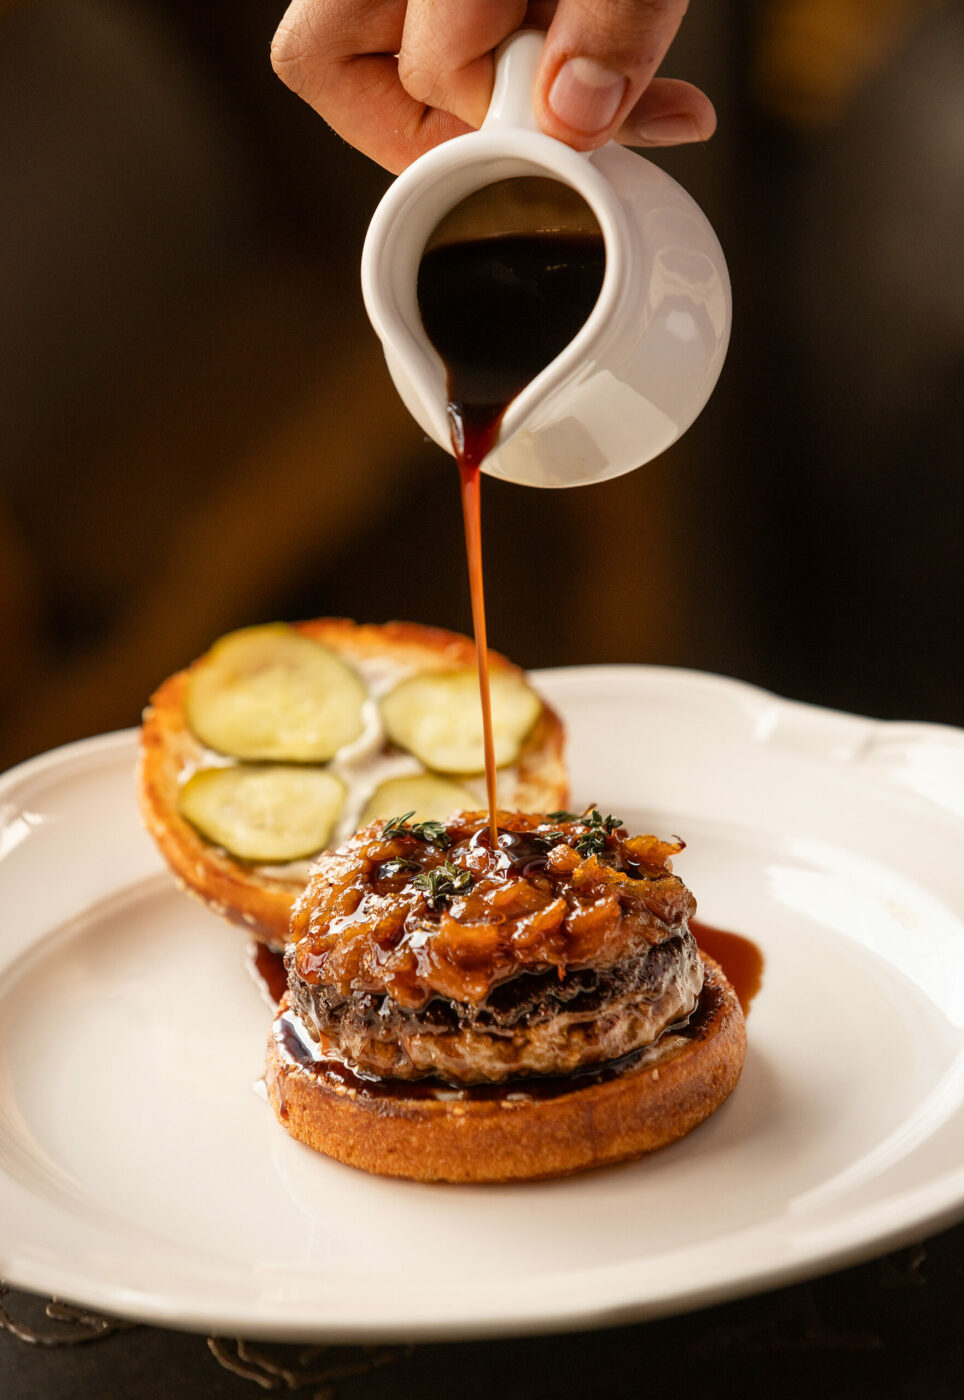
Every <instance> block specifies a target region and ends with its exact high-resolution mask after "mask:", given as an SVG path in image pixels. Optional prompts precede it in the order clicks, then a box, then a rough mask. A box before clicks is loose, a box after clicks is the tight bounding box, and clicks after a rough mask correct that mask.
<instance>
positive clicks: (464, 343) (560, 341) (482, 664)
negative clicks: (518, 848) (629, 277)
mask: <svg viewBox="0 0 964 1400" xmlns="http://www.w3.org/2000/svg"><path fill="white" fill-rule="evenodd" d="M605 264H606V257H605V247H604V244H603V239H602V235H601V234H599V233H572V232H566V233H562V232H556V233H526V234H500V235H497V236H495V237H491V238H482V239H476V240H473V241H470V242H464V243H450V244H443V245H440V246H439V247H436V248H432V249H430V251H429V252H427V253H426V254H425V256H424V257H423V259H422V262H421V265H420V267H419V274H418V306H419V312H420V314H421V317H422V324H423V325H424V327H425V331H426V334H427V335H428V338H429V340H430V341H431V342H432V344H433V345H434V346H435V349H436V350H437V351H438V353H439V355H440V356H441V358H442V361H443V363H444V364H445V368H446V373H447V378H448V416H449V422H450V424H451V432H452V447H453V449H454V452H455V458H456V461H457V462H458V467H459V475H460V478H461V488H462V516H463V520H464V522H465V548H466V557H467V559H468V568H469V587H470V590H471V598H472V626H473V628H474V631H475V649H476V656H477V659H478V667H479V693H480V697H481V701H482V725H483V741H484V747H485V788H486V798H487V801H488V807H489V832H490V839H491V842H492V848H493V850H495V849H497V848H498V844H499V836H498V830H497V825H496V808H497V800H496V767H495V746H494V744H493V739H492V706H491V700H490V697H489V662H488V643H487V637H486V624H485V593H484V587H483V580H482V517H481V469H482V463H483V461H484V460H485V458H486V457H487V456H488V454H489V452H491V450H492V448H493V447H494V446H495V443H496V440H497V438H498V436H499V429H500V427H501V425H502V419H503V416H504V414H505V411H506V409H507V408H508V406H509V404H510V403H511V402H512V400H513V399H514V398H515V397H516V395H517V394H518V393H520V391H521V390H522V389H524V388H525V386H526V385H527V384H528V383H530V382H531V380H533V379H534V378H535V376H536V375H537V374H538V373H539V371H540V370H542V369H544V368H545V367H546V365H548V364H549V363H550V361H552V360H554V359H555V358H556V356H557V355H558V354H560V352H561V351H562V350H564V349H565V347H566V346H567V345H568V344H569V342H570V341H571V340H572V339H573V337H574V336H575V335H576V333H577V332H578V331H579V329H580V328H581V327H582V325H583V324H584V323H585V321H586V318H587V317H588V315H589V313H590V311H591V310H592V308H593V306H594V305H595V303H596V299H597V298H598V296H599V290H600V288H601V286H602V280H603V273H604V271H605Z"/></svg>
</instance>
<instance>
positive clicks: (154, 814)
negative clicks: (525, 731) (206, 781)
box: [138, 618, 568, 944]
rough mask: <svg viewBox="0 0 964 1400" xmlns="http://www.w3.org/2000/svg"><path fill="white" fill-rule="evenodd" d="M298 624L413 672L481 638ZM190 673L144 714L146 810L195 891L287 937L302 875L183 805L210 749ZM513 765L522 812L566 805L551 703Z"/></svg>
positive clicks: (462, 652) (346, 650)
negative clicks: (285, 871)
mask: <svg viewBox="0 0 964 1400" xmlns="http://www.w3.org/2000/svg"><path fill="white" fill-rule="evenodd" d="M294 626H295V627H296V629H297V630H298V631H299V632H301V633H303V634H304V635H305V636H307V637H312V638H314V639H315V640H316V641H319V642H322V643H323V644H324V645H325V646H327V647H330V648H331V649H332V650H333V651H336V652H338V653H340V654H341V655H342V656H343V657H345V658H346V660H348V661H352V660H354V661H356V662H357V661H360V660H364V659H372V658H384V659H385V660H386V661H391V662H393V663H395V664H397V665H399V666H400V667H406V668H410V670H411V671H440V670H448V669H452V670H455V669H457V668H461V667H464V666H472V665H474V664H475V645H474V643H473V642H472V641H470V640H469V638H468V637H463V636H459V635H458V634H457V633H454V632H445V631H442V630H441V629H440V628H436V627H422V626H419V625H418V624H417V623H413V622H387V623H384V624H381V625H360V624H358V623H355V622H350V621H348V620H347V619H345V618H319V619H317V620H315V621H312V622H299V623H295V624H294ZM489 656H490V664H491V667H492V669H493V670H503V671H511V672H514V673H516V674H521V672H520V670H519V668H518V667H517V666H514V665H513V664H512V662H511V661H508V660H507V659H506V658H505V657H504V656H500V655H499V654H498V653H497V652H490V654H489ZM201 659H202V660H203V658H201ZM197 664H198V663H197V662H195V663H194V665H195V666H196V665H197ZM191 670H193V666H192V667H188V668H187V669H186V670H184V671H178V672H177V674H176V675H173V676H171V677H170V679H168V680H166V681H165V682H164V684H163V685H162V686H161V687H160V689H159V690H158V691H157V692H156V694H155V695H153V696H152V697H151V703H150V705H149V707H148V708H147V710H146V711H145V712H144V722H143V725H142V728H141V758H140V766H139V773H138V800H139V803H140V809H141V814H142V816H143V819H144V823H145V825H146V827H147V829H148V831H149V832H150V833H151V835H152V836H153V837H154V840H155V841H156V842H157V844H158V846H159V847H160V850H161V853H162V854H163V856H164V858H165V859H166V861H167V862H168V864H169V865H170V867H171V869H172V870H173V871H174V873H175V875H176V876H177V877H178V879H179V880H180V881H181V882H182V883H183V885H184V886H185V887H186V888H187V889H188V890H189V891H191V892H192V893H193V894H195V895H197V896H198V897H199V898H200V899H201V900H203V901H204V903H205V904H206V905H207V906H208V907H209V908H210V909H212V910H213V911H214V912H215V913H217V914H220V915H222V916H224V917H226V918H227V919H230V920H231V922H232V923H236V924H239V925H241V926H242V927H243V928H246V929H247V930H248V931H249V932H250V933H251V934H253V935H254V937H256V938H258V939H261V940H262V941H263V942H266V943H272V944H281V943H283V942H284V941H285V939H286V936H287V932H288V921H289V918H290V915H291V906H292V904H293V903H294V900H295V898H296V897H297V895H298V894H299V893H300V892H301V890H302V889H303V888H304V883H305V881H304V878H303V877H302V876H301V875H300V874H298V873H297V871H296V873H293V874H292V875H291V876H290V877H288V878H283V877H282V876H280V875H276V874H268V873H267V872H266V871H264V870H263V869H260V868H259V867H258V866H255V865H246V864H244V862H242V861H238V860H235V859H234V858H233V857H232V856H230V855H228V854H227V853H226V852H225V851H223V850H222V849H221V848H220V847H218V846H213V845H211V843H210V842H208V841H205V839H204V838H203V837H202V836H201V835H200V834H199V833H198V832H197V831H196V830H195V829H194V827H193V826H191V824H190V823H189V822H187V821H185V820H184V818H183V817H182V816H181V815H180V814H179V812H178V809H177V800H178V790H179V787H180V784H181V781H182V779H183V777H184V775H185V773H188V772H190V771H191V770H192V769H194V768H195V767H197V766H198V764H199V763H200V762H201V761H202V758H203V754H204V750H203V748H202V746H201V744H200V743H199V742H198V740H197V739H196V738H195V737H194V734H193V733H192V732H191V730H190V728H189V727H188V724H187V717H186V712H185V700H186V695H187V688H188V678H189V676H190V673H191ZM513 767H514V769H515V772H516V786H515V793H514V797H513V803H514V805H515V806H517V807H518V808H519V809H520V810H525V811H545V810H552V809H553V808H557V807H564V806H565V804H566V801H567V799H568V790H567V788H568V785H567V778H566V769H565V764H564V762H563V728H562V722H561V720H560V719H559V716H558V715H557V714H556V713H555V712H554V711H553V710H551V709H550V708H549V706H548V705H544V706H543V710H542V713H541V714H540V716H539V718H538V719H537V720H536V723H535V726H534V727H533V729H532V731H531V733H530V734H529V736H528V738H527V739H526V741H525V744H524V745H523V748H522V752H521V753H520V755H519V759H518V762H517V763H516V764H515V765H513Z"/></svg>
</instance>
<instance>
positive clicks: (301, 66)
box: [271, 0, 716, 173]
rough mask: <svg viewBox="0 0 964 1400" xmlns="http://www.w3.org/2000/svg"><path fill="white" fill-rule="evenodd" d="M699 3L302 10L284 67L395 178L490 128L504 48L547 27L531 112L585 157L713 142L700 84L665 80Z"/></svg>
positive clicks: (421, 0)
mask: <svg viewBox="0 0 964 1400" xmlns="http://www.w3.org/2000/svg"><path fill="white" fill-rule="evenodd" d="M687 4H688V0H558V3H554V0H536V2H535V3H530V4H528V5H527V4H526V3H525V0H292V3H291V4H290V5H289V8H288V10H287V12H286V13H285V16H284V18H283V19H282V21H281V25H280V27H279V29H278V32H277V34H276V35H275V38H274V43H273V45H272V50H271V57H272V62H273V64H274V68H275V71H276V72H277V74H278V75H279V77H281V78H282V79H283V80H284V82H286V83H287V85H288V86H289V87H290V88H292V89H293V91H295V92H296V93H298V94H299V95H300V96H301V97H303V98H304V99H305V100H306V101H307V102H308V103H309V104H310V105H311V106H312V107H313V108H314V109H315V111H316V112H318V113H319V114H320V115H321V116H322V117H324V119H325V120H326V121H327V122H328V124H329V125H330V126H332V127H333V128H334V130H335V131H337V132H338V133H339V135H341V136H343V137H344V138H345V139H346V140H347V141H349V142H351V144H352V145H353V146H356V147H357V148H358V149H359V150H360V151H364V152H365V154H366V155H369V156H371V157H372V158H373V159H374V160H377V161H378V162H379V164H381V165H384V166H386V167H387V168H388V169H389V170H391V171H394V172H396V173H397V172H398V171H399V170H403V169H404V168H405V166H407V165H409V164H410V163H411V162H412V161H413V160H414V159H415V158H416V156H419V155H421V154H422V152H423V151H427V150H429V149H430V147H432V146H436V145H438V144H439V142H441V141H446V140H448V139H449V138H450V137H452V136H458V135H460V134H461V133H462V132H466V131H470V130H472V129H473V128H477V127H479V126H481V124H482V121H483V118H484V117H485V113H486V111H487V109H488V105H489V99H490V97H491V94H492V82H493V73H494V61H493V50H494V49H495V48H496V46H497V45H498V44H500V43H501V42H502V40H503V39H506V38H508V36H509V35H510V34H512V33H514V32H515V31H516V30H517V29H520V28H523V27H525V26H529V27H537V28H542V29H546V31H547V32H546V44H545V49H544V52H543V55H542V61H541V63H540V65H539V71H538V74H537V76H536V83H535V89H534V94H533V102H534V106H535V112H536V116H537V117H538V120H539V123H540V125H541V126H542V129H543V130H544V131H546V132H548V134H549V135H550V136H555V137H557V138H558V139H559V140H560V141H565V142H566V143H567V144H568V145H570V146H574V147H575V148H576V149H577V150H580V151H586V150H592V149H594V148H595V147H597V146H601V145H603V143H604V142H606V141H608V140H610V139H616V140H617V141H622V142H623V143H624V144H626V145H633V146H672V145H677V144H680V143H682V142H686V141H704V140H706V139H707V138H708V137H710V136H712V134H713V131H714V129H715V127H716V114H715V112H714V111H713V105H712V103H711V102H710V100H709V98H708V97H706V95H705V94H704V93H702V92H701V91H700V90H699V88H695V87H693V86H692V84H690V83H684V82H680V81H679V80H677V79H674V78H657V77H654V74H655V72H656V70H657V68H658V67H659V65H660V63H661V62H662V60H663V57H664V55H665V53H666V51H667V49H668V48H669V46H670V44H671V42H672V40H673V38H674V37H675V35H676V32H677V30H678V29H679V26H680V23H681V21H682V18H683V15H684V13H685V12H686V8H687Z"/></svg>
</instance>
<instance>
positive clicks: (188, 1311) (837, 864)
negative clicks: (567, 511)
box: [0, 667, 964, 1341]
mask: <svg viewBox="0 0 964 1400" xmlns="http://www.w3.org/2000/svg"><path fill="white" fill-rule="evenodd" d="M537 679H538V682H539V684H540V685H541V687H542V688H543V690H544V691H545V692H546V693H547V694H548V695H549V696H550V697H551V699H552V700H553V701H554V702H555V703H557V704H558V706H559V707H560V709H561V711H562V712H563V714H564V716H565V718H566V721H567V723H568V725H569V730H570V757H571V766H572V775H573V794H574V800H575V804H576V805H577V806H580V805H581V804H582V803H584V802H586V801H589V800H594V801H597V802H599V803H600V804H602V805H603V806H604V808H606V809H607V810H612V811H615V812H616V813H617V814H618V815H619V816H622V817H623V818H624V819H626V821H627V822H628V823H629V825H631V826H633V827H636V828H639V829H642V830H650V829H652V830H655V831H657V832H660V833H663V834H666V835H668V834H670V833H677V832H678V833H679V834H681V835H683V836H684V837H685V838H686V840H687V841H688V842H689V847H688V849H687V851H686V852H685V853H684V855H683V856H681V857H680V858H679V861H678V865H677V869H678V870H679V872H680V873H681V874H682V875H683V877H684V879H686V880H687V882H688V883H689V884H690V885H691V886H692V888H693V889H694V891H695V892H696V894H697V897H698V899H699V901H700V914H701V917H703V918H705V919H707V920H708V921H709V922H711V923H715V924H718V925H720V926H722V927H724V928H730V929H735V930H738V931H740V932H742V933H744V934H747V935H748V936H749V937H751V938H753V939H755V940H756V941H757V942H758V943H759V944H760V945H761V947H762V949H763V951H764V953H765V956H766V971H765V978H764V984H763V990H762V991H761V993H760V995H759V996H758V997H757V1000H756V1002H755V1003H754V1005H753V1008H752V1011H751V1013H750V1018H749V1035H750V1051H749V1056H748V1059H747V1064H746V1069H745V1072H744V1075H743V1079H742V1081H741V1083H740V1084H739V1086H738V1088H737V1090H736V1092H735V1094H734V1095H733V1097H732V1098H731V1099H730V1101H729V1102H728V1103H727V1104H726V1105H725V1106H724V1107H723V1109H722V1110H721V1111H720V1112H719V1113H718V1114H717V1115H716V1116H715V1117H714V1118H712V1119H711V1120H710V1121H709V1122H707V1123H706V1124H704V1125H703V1126H702V1127H701V1128H699V1129H698V1130H697V1131H696V1132H695V1133H694V1134H693V1135H692V1136H691V1137H689V1138H687V1139H686V1140H685V1141H684V1142H682V1143H679V1144H677V1145H676V1146H674V1147H671V1148H667V1149H666V1150H664V1151H663V1152H660V1153H657V1154H655V1155H654V1156H652V1157H650V1158H648V1159H644V1160H642V1161H640V1162H636V1163H633V1164H630V1165H626V1166H622V1167H618V1168H610V1169H608V1170H606V1171H601V1172H595V1173H589V1174H587V1175H585V1176H581V1177H577V1178H573V1179H570V1180H565V1181H557V1182H550V1183H544V1184H539V1185H530V1186H510V1187H465V1186H462V1187H444V1186H443V1187H438V1186H424V1185H415V1184H412V1183H405V1182H401V1183H400V1182H393V1181H388V1180H381V1179H378V1178H375V1177H369V1176H365V1175H364V1174H362V1173H360V1172H356V1171H354V1170H352V1169H351V1168H348V1167H342V1166H339V1165H338V1164H336V1163H334V1162H331V1161H328V1160H327V1159H325V1158H323V1157H320V1156H318V1155H316V1154H314V1153H312V1152H311V1151H309V1150H308V1149H307V1148H304V1147H302V1146H300V1145H299V1144H297V1143H295V1142H293V1141H292V1140H291V1139H290V1138H288V1136H287V1135H286V1134H285V1133H284V1132H283V1131H282V1130H281V1128H280V1127H279V1126H278V1125H277V1123H276V1122H275V1121H274V1118H273V1115H272V1114H271V1112H270V1110H269V1108H268V1107H267V1106H266V1104H265V1102H264V1101H263V1099H261V1098H259V1097H258V1096H257V1094H256V1093H255V1092H254V1091H253V1088H252V1086H253V1085H254V1083H255V1081H256V1080H257V1079H258V1077H259V1074H260V1070H261V1057H262V1048H263V1045H264V1042H265V1038H266V1033H267V1025H268V1019H269V1014H268V1012H267V1010H266V1008H265V1006H264V1005H263V1003H262V1001H261V1000H260V998H259V995H258V992H257V991H256V989H255V987H254V985H253V983H252V982H251V981H250V980H249V978H248V976H247V973H246V972H245V971H244V968H243V957H242V954H243V940H242V939H241V938H240V936H239V935H238V934H237V933H236V932H235V931H233V930H232V929H230V928H228V927H226V926H224V925H222V924H221V923H220V922H219V921H218V920H217V919H216V918H214V917H213V916H212V915H210V914H208V913H207V912H206V911H204V910H203V909H201V908H200V907H199V906H198V905H197V904H195V903H194V902H193V901H191V900H189V899H187V898H186V897H185V896H184V895H182V894H180V893H178V891H177V890H176V889H175V888H174V885H173V882H172V881H171V880H170V878H169V877H168V876H167V875H166V873H164V871H163V870H162V866H161V862H160V859H159V858H158V856H157V855H156V854H155V852H154V849H153V847H152V845H151V843H150V841H149V840H148V838H147V837H146V836H145V835H144V834H143V833H142V831H141V829H140V826H139V823H138V819H137V815H136V811H135V804H134V797H133V765H134V753H135V739H134V736H133V735H132V734H129V733H127V734H116V735H108V736H106V737H104V738H101V739H93V740H90V741H88V742H85V743H81V744H76V745H72V746H71V747H69V748H65V749H61V750H59V751H57V752H55V753H52V754H48V755H45V756H44V757H42V758H39V759H36V760H34V761H33V762H31V763H28V764H26V765H25V766H23V767H22V768H20V769H18V770H16V771H15V772H13V773H11V774H9V775H8V776H7V777H6V778H5V779H4V780H3V781H2V783H0V817H2V820H0V909H2V927H0V972H2V980H0V1276H2V1277H5V1278H6V1279H7V1280H8V1282H10V1283H13V1284H17V1285H20V1286H22V1287H25V1288H29V1289H36V1290H38V1291H42V1292H53V1293H56V1294H58V1295H59V1296H61V1297H66V1298H69V1299H72V1300H75V1301H78V1302H83V1303H86V1304H89V1305H92V1306H96V1307H102V1308H104V1309H107V1310H109V1311H114V1312H117V1313H120V1314H123V1315H126V1316H129V1317H135V1318H142V1319H145V1320H150V1321H152V1322H157V1323H160V1324H167V1325H172V1326H179V1327H186V1328H196V1329H204V1330H215V1331H219V1332H227V1333H233V1334H240V1335H247V1336H252V1337H253V1336H259V1337H263V1338H279V1339H282V1338H286V1339H290V1340H301V1339H323V1340H332V1341H348V1340H353V1341H358V1340H362V1339H367V1340H384V1339H389V1338H396V1337H405V1338H415V1337H421V1338H432V1337H454V1336H467V1335H472V1334H497V1333H508V1332H520V1331H537V1330H550V1329H552V1328H562V1327H571V1326H593V1325H598V1324H602V1323H609V1322H615V1321H628V1320H631V1319H634V1318H640V1317H645V1316H650V1315H654V1314H657V1313H666V1312H671V1311H677V1310H681V1309H684V1308H690V1307H695V1306H698V1305H700V1304H704V1303H709V1302H713V1301H716V1300H719V1299H722V1298H725V1297H730V1296H733V1295H735V1294H739V1293H746V1292H749V1291H751V1290H753V1289H759V1288H762V1287H766V1286H769V1285H775V1284H779V1283H785V1282H787V1281H789V1280H792V1279H795V1278H799V1277H801V1276H803V1275H807V1274H811V1273H816V1272H818V1271H820V1270H824V1269H827V1268H830V1267H832V1266H836V1265H841V1264H844V1263H848V1262H851V1261H854V1260H857V1259H860V1258H862V1257H864V1256H866V1255H868V1254H871V1253H873V1252H875V1251H880V1250H882V1249H884V1248H886V1247H888V1246H893V1245H895V1244H897V1243H899V1242H902V1241H906V1240H909V1239H912V1238H916V1237H919V1236H920V1235H921V1234H922V1233H923V1232H925V1231H932V1230H935V1229H937V1228H939V1227H941V1226H943V1225H947V1224H949V1223H951V1222H952V1221H953V1220H955V1219H956V1218H957V1217H958V1216H959V1215H960V1214H961V1207H962V1200H964V1166H962V1157H964V1152H962V1148H964V1109H962V1098H964V1074H962V1067H964V1055H962V1050H964V1034H962V1025H964V979H962V956H964V929H962V915H964V860H962V852H964V844H962V837H964V734H961V733H959V732H957V731H956V730H950V729H944V728H940V727H937V726H924V725H887V724H876V723H872V722H871V721H869V720H860V719H856V718H853V717H851V716H846V715H840V714H832V713H829V712H827V711H823V710H817V709H813V708H810V707H807V706H802V705H796V704H790V703H788V702H786V701H781V700H777V699H774V698H773V697H772V696H769V695H767V694H765V693H763V692H761V691H758V690H755V689H752V688H750V687H747V686H744V685H740V684H738V683H736V682H732V681H725V680H720V679H716V678H714V677H709V676H702V675H698V674H695V673H687V672H679V671H666V670H655V669H654V670H650V669H644V668H640V667H605V668H588V669H577V670H565V671H552V672H547V673H544V674H543V675H541V676H539V677H538V678H537Z"/></svg>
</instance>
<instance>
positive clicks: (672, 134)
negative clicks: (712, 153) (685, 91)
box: [634, 112, 702, 146]
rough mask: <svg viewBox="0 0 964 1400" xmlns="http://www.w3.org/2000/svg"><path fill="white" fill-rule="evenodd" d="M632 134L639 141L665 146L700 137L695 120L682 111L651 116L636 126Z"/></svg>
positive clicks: (696, 139) (699, 138)
mask: <svg viewBox="0 0 964 1400" xmlns="http://www.w3.org/2000/svg"><path fill="white" fill-rule="evenodd" d="M634 134H635V135H636V136H638V137H639V139H640V140H641V141H648V142H650V143H652V144H653V145H665V146H676V145H682V144H683V143H684V142H685V141H699V140H701V139H702V138H701V136H700V132H699V128H698V127H697V125H696V122H695V121H694V120H693V118H692V117H688V116H686V115H685V113H683V112H679V113H674V114H673V115H672V116H666V117H651V118H650V120H649V121H648V122H643V123H642V124H641V125H640V126H638V127H636V129H635V133H634Z"/></svg>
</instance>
